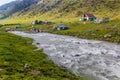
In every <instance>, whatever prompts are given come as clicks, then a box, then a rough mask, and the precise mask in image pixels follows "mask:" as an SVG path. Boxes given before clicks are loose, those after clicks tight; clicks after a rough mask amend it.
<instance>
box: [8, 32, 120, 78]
mask: <svg viewBox="0 0 120 80" xmlns="http://www.w3.org/2000/svg"><path fill="white" fill-rule="evenodd" d="M10 33H13V34H16V35H19V36H22V37H28V38H32V39H33V40H34V41H33V45H35V46H37V48H38V49H41V48H43V49H44V53H45V54H47V56H48V59H50V60H52V61H53V62H54V63H55V65H57V66H62V67H64V68H66V69H67V70H68V71H70V72H72V73H73V74H75V75H77V76H82V77H86V78H88V80H120V45H117V44H115V43H108V42H104V41H96V40H85V39H79V38H75V37H70V36H62V35H55V34H50V33H36V34H33V33H25V32H19V31H13V32H10ZM37 43H40V44H37Z"/></svg>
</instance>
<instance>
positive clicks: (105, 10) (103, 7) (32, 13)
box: [10, 0, 120, 21]
mask: <svg viewBox="0 0 120 80" xmlns="http://www.w3.org/2000/svg"><path fill="white" fill-rule="evenodd" d="M119 3H120V0H89V1H88V0H69V1H68V0H40V1H39V2H38V3H37V4H35V5H32V6H30V7H29V8H28V9H26V10H22V11H20V12H17V13H16V14H14V15H13V16H12V17H10V18H13V17H14V18H18V17H20V18H22V19H27V20H28V19H29V20H30V19H50V20H54V21H56V20H59V19H62V20H63V19H64V20H66V21H67V20H68V19H69V20H73V21H74V20H75V19H78V18H79V17H80V16H81V15H82V14H83V13H93V14H94V15H95V16H96V17H109V18H111V19H120V4H119ZM53 14H54V15H53Z"/></svg>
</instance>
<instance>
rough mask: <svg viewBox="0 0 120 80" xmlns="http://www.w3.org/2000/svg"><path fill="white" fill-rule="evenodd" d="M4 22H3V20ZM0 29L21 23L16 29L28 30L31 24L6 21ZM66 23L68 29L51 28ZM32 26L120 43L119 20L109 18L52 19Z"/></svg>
mask: <svg viewBox="0 0 120 80" xmlns="http://www.w3.org/2000/svg"><path fill="white" fill-rule="evenodd" d="M4 24H5V22H4ZM6 24H7V25H4V26H3V27H2V28H1V29H0V30H5V28H7V27H10V28H12V29H14V27H15V25H17V24H21V25H22V28H19V29H17V30H25V31H30V29H31V27H32V25H31V24H30V23H28V22H26V23H17V22H16V23H15V24H14V23H9V22H8V23H6ZM58 25H66V26H68V27H69V29H68V30H60V31H58V30H53V26H58ZM34 27H36V28H38V29H41V30H43V31H47V32H50V33H53V34H61V35H69V36H75V37H79V38H83V39H94V40H103V41H109V42H114V43H120V20H119V19H116V20H111V21H109V22H105V23H101V24H95V23H94V22H86V24H84V23H83V22H79V21H73V22H72V21H70V22H68V21H65V22H64V21H53V23H52V24H39V25H34Z"/></svg>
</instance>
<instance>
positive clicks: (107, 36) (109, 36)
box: [104, 34, 112, 38]
mask: <svg viewBox="0 0 120 80" xmlns="http://www.w3.org/2000/svg"><path fill="white" fill-rule="evenodd" d="M111 37H112V35H111V34H106V35H104V38H111Z"/></svg>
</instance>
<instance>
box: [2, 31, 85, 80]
mask: <svg viewBox="0 0 120 80" xmlns="http://www.w3.org/2000/svg"><path fill="white" fill-rule="evenodd" d="M30 42H32V40H31V39H29V38H25V37H24V38H22V37H19V36H16V35H13V34H10V33H6V32H0V79H1V80H85V79H83V78H80V77H76V76H75V75H73V74H71V73H69V72H66V70H64V69H61V68H60V67H56V66H55V65H54V64H53V63H52V62H51V61H49V60H47V56H46V55H45V54H44V53H43V52H42V50H38V51H35V49H36V47H35V46H33V45H31V44H30Z"/></svg>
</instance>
